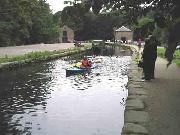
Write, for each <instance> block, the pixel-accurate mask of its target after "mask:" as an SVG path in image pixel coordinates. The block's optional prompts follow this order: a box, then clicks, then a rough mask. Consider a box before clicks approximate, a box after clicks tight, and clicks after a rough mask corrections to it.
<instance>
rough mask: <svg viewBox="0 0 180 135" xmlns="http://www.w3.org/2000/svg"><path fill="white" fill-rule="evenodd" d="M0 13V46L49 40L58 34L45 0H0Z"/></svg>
mask: <svg viewBox="0 0 180 135" xmlns="http://www.w3.org/2000/svg"><path fill="white" fill-rule="evenodd" d="M0 14H1V16H0V46H10V45H22V44H31V43H40V42H49V41H51V40H53V38H55V37H57V36H58V30H59V27H58V24H57V23H54V20H53V14H52V13H51V10H50V8H49V5H48V4H47V3H46V1H45V0H31V1H29V0H1V1H0Z"/></svg>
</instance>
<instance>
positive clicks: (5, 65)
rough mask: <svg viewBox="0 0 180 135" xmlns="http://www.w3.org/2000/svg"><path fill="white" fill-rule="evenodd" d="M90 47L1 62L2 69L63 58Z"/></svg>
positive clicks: (0, 69)
mask: <svg viewBox="0 0 180 135" xmlns="http://www.w3.org/2000/svg"><path fill="white" fill-rule="evenodd" d="M89 49H91V48H80V49H77V50H68V49H67V51H65V52H63V53H60V54H54V55H50V56H47V57H41V58H37V59H26V60H21V61H13V62H6V63H1V64H0V71H3V70H9V69H14V68H19V67H23V66H25V65H28V64H31V63H37V62H43V61H48V60H53V59H58V58H61V57H65V56H69V55H73V54H78V53H79V52H84V51H87V50H89Z"/></svg>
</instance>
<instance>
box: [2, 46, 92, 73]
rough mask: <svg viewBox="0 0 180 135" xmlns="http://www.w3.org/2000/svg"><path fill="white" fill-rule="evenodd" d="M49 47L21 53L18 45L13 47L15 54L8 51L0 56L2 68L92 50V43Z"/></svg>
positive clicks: (10, 67)
mask: <svg viewBox="0 0 180 135" xmlns="http://www.w3.org/2000/svg"><path fill="white" fill-rule="evenodd" d="M26 48H32V46H26ZM63 48H66V49H63ZM3 49H4V48H0V50H1V51H2V50H3ZM6 49H7V48H6ZM11 49H12V47H11ZM21 49H22V48H21ZM21 49H20V50H21ZM48 49H49V47H48V46H47V48H43V49H42V50H39V49H38V50H37V48H35V49H34V51H32V52H29V51H25V52H23V53H22V54H21V53H19V52H18V51H20V50H18V51H17V52H16V53H15V50H16V47H14V49H13V50H14V53H13V54H14V55H12V53H10V54H8V53H7V52H8V51H6V55H5V56H1V57H0V70H5V69H12V68H17V67H22V66H24V65H27V64H30V63H35V62H42V61H47V60H52V59H57V58H60V57H64V56H68V55H73V54H77V53H79V52H83V51H87V50H90V49H91V45H90V44H86V45H84V47H72V46H71V45H70V46H69V47H67V46H66V47H62V46H61V49H60V48H59V47H56V46H54V47H52V46H51V50H49V51H47V50H48ZM44 50H45V51H44ZM9 52H11V50H9ZM26 52H27V53H26ZM28 52H29V53H28Z"/></svg>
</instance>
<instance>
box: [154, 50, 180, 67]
mask: <svg viewBox="0 0 180 135" xmlns="http://www.w3.org/2000/svg"><path fill="white" fill-rule="evenodd" d="M157 53H158V56H159V57H162V58H164V54H165V48H158V49H157ZM173 63H175V64H176V65H177V66H179V67H180V50H176V51H175V53H174V59H173Z"/></svg>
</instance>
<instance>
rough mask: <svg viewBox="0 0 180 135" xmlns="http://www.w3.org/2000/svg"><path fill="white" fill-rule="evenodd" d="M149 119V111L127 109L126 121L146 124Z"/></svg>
mask: <svg viewBox="0 0 180 135" xmlns="http://www.w3.org/2000/svg"><path fill="white" fill-rule="evenodd" d="M148 121H149V116H148V113H147V112H145V111H126V112H125V122H127V123H138V124H143V125H144V124H145V123H147V122H148Z"/></svg>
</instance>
